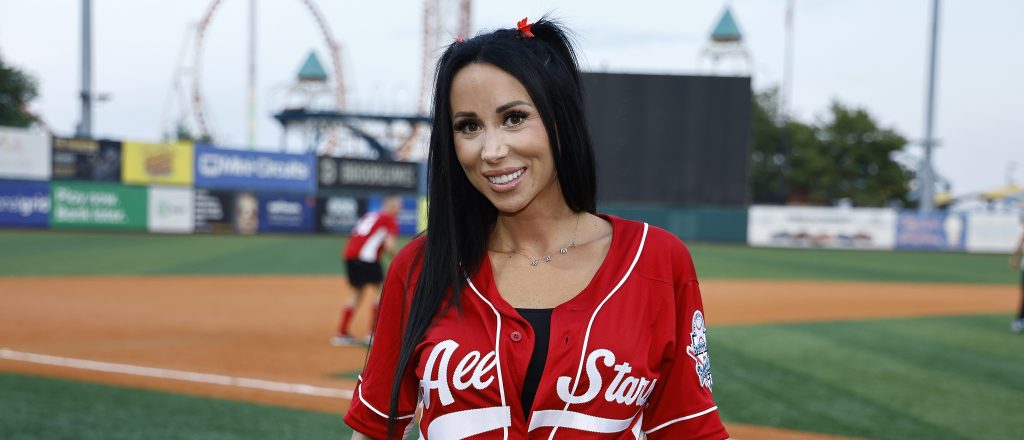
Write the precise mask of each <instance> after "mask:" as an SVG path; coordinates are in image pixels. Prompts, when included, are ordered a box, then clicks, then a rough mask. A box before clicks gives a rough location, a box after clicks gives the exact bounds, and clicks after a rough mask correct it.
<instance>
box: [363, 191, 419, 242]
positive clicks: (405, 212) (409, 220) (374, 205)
mask: <svg viewBox="0 0 1024 440" xmlns="http://www.w3.org/2000/svg"><path fill="white" fill-rule="evenodd" d="M383 203H384V198H383V197H370V198H369V199H367V201H366V212H373V211H377V210H379V209H380V207H381V205H382V204H383ZM419 206H420V200H419V197H402V211H401V212H399V213H398V234H399V235H416V233H417V232H419V222H420V216H419Z"/></svg>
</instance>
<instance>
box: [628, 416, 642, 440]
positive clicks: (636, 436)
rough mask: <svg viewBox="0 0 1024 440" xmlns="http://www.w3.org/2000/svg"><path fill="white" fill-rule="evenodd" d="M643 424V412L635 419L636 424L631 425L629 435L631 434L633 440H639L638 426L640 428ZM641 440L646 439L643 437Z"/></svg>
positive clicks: (639, 431)
mask: <svg viewBox="0 0 1024 440" xmlns="http://www.w3.org/2000/svg"><path fill="white" fill-rule="evenodd" d="M643 424H644V413H643V411H640V417H637V418H636V423H634V424H633V429H632V430H630V433H632V434H633V439H635V440H640V439H641V432H642V431H641V429H640V426H642V425H643ZM643 438H646V437H643Z"/></svg>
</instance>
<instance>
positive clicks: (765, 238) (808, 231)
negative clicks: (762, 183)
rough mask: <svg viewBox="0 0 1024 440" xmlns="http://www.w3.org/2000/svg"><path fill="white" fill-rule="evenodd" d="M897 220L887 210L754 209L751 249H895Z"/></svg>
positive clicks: (750, 223)
mask: <svg viewBox="0 0 1024 440" xmlns="http://www.w3.org/2000/svg"><path fill="white" fill-rule="evenodd" d="M896 218H897V213H896V210H894V209H888V208H826V207H792V206H752V207H750V216H749V217H748V220H747V241H748V242H749V243H750V245H751V246H770V247H803V248H833V249H893V248H894V247H895V245H896Z"/></svg>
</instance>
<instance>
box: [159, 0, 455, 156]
mask: <svg viewBox="0 0 1024 440" xmlns="http://www.w3.org/2000/svg"><path fill="white" fill-rule="evenodd" d="M222 3H223V0H212V1H211V2H210V4H209V6H208V7H207V8H206V10H205V13H204V14H203V16H202V18H201V19H200V20H199V22H198V23H197V24H196V25H195V26H194V29H190V32H188V33H187V35H186V38H185V40H184V41H183V42H182V47H181V51H180V53H179V57H178V58H179V61H178V69H177V71H176V74H175V76H174V82H173V84H172V91H171V93H170V95H176V96H177V107H178V110H179V115H178V116H177V120H176V121H171V120H170V119H171V118H170V117H169V113H170V107H172V106H173V105H174V103H173V101H174V99H170V96H169V99H168V103H167V105H165V110H164V129H165V131H166V132H167V133H172V132H174V131H175V130H178V131H180V130H182V129H185V130H187V129H189V128H194V130H195V133H196V135H197V136H196V137H197V138H200V139H206V140H210V141H213V142H216V140H217V137H216V133H217V131H216V129H215V127H214V126H213V123H212V122H211V117H210V112H209V110H208V108H207V106H206V101H205V99H204V97H203V92H202V91H203V82H202V66H203V63H202V60H203V50H204V43H205V38H206V34H207V30H208V29H209V28H210V26H211V25H212V24H213V22H214V21H213V18H214V16H215V14H216V12H217V11H218V8H219V7H220V6H221V4H222ZM255 3H256V0H249V9H250V15H249V20H250V28H249V29H250V32H249V66H248V76H249V78H248V99H249V106H248V128H249V130H248V135H249V136H248V145H249V146H250V147H251V146H252V145H253V144H254V143H255V139H254V132H255V130H254V127H255V117H256V114H255V107H256V106H255V100H256V85H255V84H256V80H255V76H256V72H255V70H256V69H255V59H256V43H255V38H256V37H255V30H254V29H255V21H256V19H255V10H256V8H255V6H256V5H255ZM297 3H299V4H300V5H301V6H302V7H304V9H305V10H306V11H307V12H308V13H309V15H310V16H311V17H312V19H313V21H314V22H315V23H316V25H317V27H318V28H319V30H320V35H321V38H322V40H323V43H324V45H325V46H326V48H327V53H328V58H329V60H330V62H329V63H328V65H329V66H330V70H329V71H328V70H326V69H324V66H323V64H321V63H320V60H319V59H318V58H317V57H316V55H315V53H312V52H311V53H310V54H309V55H308V56H307V58H306V61H305V63H304V64H303V65H302V68H301V69H300V70H299V73H298V75H297V76H296V79H295V81H294V82H293V83H292V84H290V85H288V86H287V90H286V95H287V96H286V98H285V102H284V104H283V105H281V106H280V108H279V109H278V111H277V113H276V114H274V118H275V119H276V120H277V121H278V122H279V123H280V124H281V129H282V135H281V148H282V149H284V148H286V146H287V143H288V140H289V139H290V137H289V135H290V134H295V133H297V134H299V137H300V138H301V142H302V144H303V145H302V147H303V149H305V150H306V151H311V152H315V153H317V154H320V155H333V156H354V157H364V158H374V159H380V160H423V159H424V158H425V157H426V143H427V141H428V139H429V123H430V116H429V104H430V94H431V86H432V84H431V79H432V78H433V67H434V64H435V62H436V60H437V57H438V56H439V55H440V53H441V50H440V48H442V47H443V46H444V45H445V44H448V42H450V41H451V39H452V36H453V35H470V32H471V29H472V27H471V21H470V18H471V16H472V0H424V1H423V49H422V50H423V51H422V64H421V71H420V84H419V86H420V90H419V94H418V99H417V102H416V103H415V113H409V114H379V113H371V112H364V111H358V110H353V109H351V108H349V107H348V106H347V104H346V100H345V98H346V89H345V81H344V75H343V72H344V68H343V67H344V66H343V64H342V56H341V51H342V44H341V43H340V42H338V41H337V40H335V38H334V37H333V34H332V32H331V29H330V26H329V23H328V22H327V20H326V19H325V18H324V15H323V14H322V13H321V11H320V9H319V8H318V7H317V5H316V3H314V1H313V0H297ZM189 41H191V42H192V44H191V52H189V51H188V46H189V44H188V43H189ZM189 54H191V58H190V59H189V57H188V55H189ZM409 107H410V108H412V103H410V106H409ZM165 136H168V137H169V135H167V134H165Z"/></svg>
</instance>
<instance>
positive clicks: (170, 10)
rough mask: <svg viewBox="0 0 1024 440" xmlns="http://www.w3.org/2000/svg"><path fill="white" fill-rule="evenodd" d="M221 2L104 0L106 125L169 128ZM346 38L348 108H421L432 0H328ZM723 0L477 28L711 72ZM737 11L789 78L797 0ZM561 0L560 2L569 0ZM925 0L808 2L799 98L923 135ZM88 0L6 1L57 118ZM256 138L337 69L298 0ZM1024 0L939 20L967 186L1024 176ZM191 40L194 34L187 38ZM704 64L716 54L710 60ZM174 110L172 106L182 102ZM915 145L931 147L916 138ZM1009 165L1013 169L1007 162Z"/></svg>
mask: <svg viewBox="0 0 1024 440" xmlns="http://www.w3.org/2000/svg"><path fill="white" fill-rule="evenodd" d="M209 3H210V1H209V0H179V1H164V0H94V1H93V13H94V16H93V19H94V21H93V26H94V34H93V44H94V49H93V50H94V52H93V54H94V55H93V56H94V61H93V65H94V74H93V75H94V88H95V89H96V90H97V91H99V92H105V93H109V94H110V95H111V97H112V99H111V100H110V101H109V102H105V103H102V104H98V105H97V106H96V108H95V112H94V133H95V134H97V135H100V136H107V137H112V138H121V139H125V138H131V139H136V140H154V141H155V140H159V139H160V137H161V133H162V131H163V130H162V125H163V121H164V120H165V113H166V112H165V110H164V109H165V102H166V100H167V98H168V95H169V93H170V91H171V85H172V81H173V79H174V77H175V70H176V66H178V64H179V51H180V48H181V46H182V42H183V40H184V38H185V35H186V32H187V31H188V29H189V26H190V24H193V23H195V22H196V21H198V20H199V19H200V17H201V16H202V14H203V12H204V11H205V9H206V8H207V6H208V4H209ZM316 3H317V4H319V5H320V7H321V9H322V11H323V13H324V15H325V18H326V20H327V21H328V23H329V26H330V27H331V31H332V33H333V34H334V37H335V39H336V40H337V41H339V42H340V43H341V44H342V45H343V46H344V52H343V63H344V67H343V71H344V76H345V79H346V87H347V88H348V89H349V103H350V106H351V107H354V108H356V109H360V110H368V111H379V112H401V113H408V112H412V111H413V110H414V109H415V105H416V98H417V95H418V89H419V81H420V62H421V61H420V59H421V53H422V37H421V35H422V15H421V14H422V10H421V9H422V3H423V2H422V1H418V0H402V1H379V2H369V1H360V2H356V1H322V0H321V1H317V2H316ZM725 3H727V2H725V1H722V0H686V1H649V0H632V1H628V2H622V1H615V2H611V1H583V0H577V1H561V2H551V1H531V0H520V1H517V2H491V1H488V2H485V1H477V2H475V4H474V10H473V24H474V28H475V29H476V30H481V29H494V28H497V27H513V26H514V25H515V22H516V21H517V20H518V19H520V18H522V17H524V16H529V17H530V19H531V21H533V20H534V19H535V18H536V17H539V16H541V15H543V14H544V13H545V12H548V11H553V12H554V15H556V16H558V17H560V18H562V19H564V21H565V23H566V24H567V25H568V26H569V27H570V28H571V29H572V30H574V31H575V32H576V34H577V35H578V37H579V42H580V46H581V49H582V52H583V57H584V65H585V67H586V68H587V69H588V70H600V71H610V72H638V73H677V74H689V73H701V72H705V73H706V71H702V70H701V69H700V67H702V65H701V64H700V63H699V60H700V58H699V56H698V55H699V54H700V52H701V50H702V49H704V47H705V46H706V44H707V36H708V34H709V33H710V31H711V29H712V28H713V26H714V24H715V22H716V21H717V19H718V18H719V16H720V15H721V13H722V9H723V6H724V4H725ZM728 3H731V7H732V9H733V13H734V16H735V18H736V21H737V23H738V24H739V27H740V30H741V31H742V32H743V34H744V38H745V40H746V44H747V47H748V49H749V51H750V53H751V54H752V56H753V58H754V69H753V72H752V73H753V77H754V85H755V88H756V89H761V88H764V87H767V86H770V85H775V84H779V83H780V82H781V80H782V72H783V67H782V66H783V49H784V37H785V34H784V26H783V25H784V16H785V0H734V1H732V2H728ZM556 5H557V6H556ZM930 7H931V1H930V0H899V1H890V0H796V10H795V36H796V39H795V63H794V77H793V78H794V89H793V94H792V102H793V104H792V106H793V111H794V112H795V114H796V115H797V117H798V118H800V119H803V120H805V121H813V120H815V119H816V118H818V117H820V116H821V115H822V114H823V112H824V111H825V110H826V109H827V107H828V105H829V103H830V102H831V101H832V100H839V101H841V102H843V103H845V104H847V105H854V106H860V107H864V108H866V109H867V110H868V111H869V112H870V113H871V114H872V115H873V116H875V118H876V119H877V120H878V121H879V122H880V123H881V124H882V125H883V126H886V127H892V128H894V129H895V130H897V131H898V132H900V133H902V134H903V135H904V136H906V137H908V138H909V139H912V140H914V141H918V140H920V139H921V138H922V137H923V136H924V104H925V88H926V71H927V70H926V68H927V60H928V58H927V50H928V33H929V13H930ZM79 8H80V2H79V1H77V0H34V1H22V0H0V55H2V56H3V58H4V60H5V61H6V62H7V63H10V64H13V65H15V66H17V67H19V68H21V69H23V70H25V71H27V72H29V73H31V74H32V75H34V76H35V77H36V78H37V79H38V80H39V85H40V97H39V99H38V100H36V101H35V103H34V104H33V106H32V108H33V110H35V111H36V112H38V113H39V114H41V115H42V117H43V118H44V119H45V120H46V122H47V123H49V124H50V125H51V127H53V129H54V130H55V131H57V132H58V133H64V134H71V133H73V131H74V127H75V124H76V123H77V122H78V119H79V115H78V113H79V107H78V101H77V98H76V97H77V93H78V90H79V88H80V79H79V75H80V74H79V63H80V60H79V50H80V47H79V45H80V18H79ZM258 10H259V18H258V26H257V27H258V29H259V31H258V34H259V36H258V47H259V56H258V77H259V80H258V81H259V86H258V91H257V93H258V100H259V108H258V110H257V112H258V121H259V123H258V128H257V143H258V144H259V145H263V146H266V148H274V147H276V146H277V143H278V141H279V136H280V131H279V128H278V126H277V123H276V122H275V121H274V120H273V119H272V118H270V116H269V115H270V114H272V113H274V112H275V111H277V110H279V109H280V106H281V105H282V102H283V100H284V96H285V93H284V92H283V90H284V88H285V86H286V85H287V84H289V83H290V82H291V81H292V78H294V75H295V73H296V72H297V70H298V68H299V66H300V65H301V63H302V61H303V60H304V59H305V57H306V54H307V53H308V52H309V51H310V50H313V51H316V52H317V54H318V55H319V56H320V57H321V59H322V60H323V61H324V63H325V65H327V67H328V68H329V65H328V64H329V63H328V61H327V57H326V55H327V49H326V45H325V44H324V43H323V40H322V38H321V36H320V33H319V30H318V28H317V27H316V26H315V23H314V21H313V20H312V18H311V17H310V15H309V14H308V12H307V11H306V9H305V8H304V7H303V6H302V2H300V1H298V0H273V1H268V0H262V1H260V2H259V6H258ZM247 14H248V2H247V1H242V0H224V1H223V5H222V6H221V7H220V9H219V10H218V11H217V13H216V15H215V16H214V18H213V22H212V24H211V25H210V27H209V28H208V31H207V38H206V47H205V50H204V51H203V55H202V62H203V69H202V77H203V80H202V89H203V91H204V96H205V98H206V100H207V102H209V113H210V119H211V121H212V124H213V126H214V128H215V130H216V133H217V134H218V136H219V139H220V140H221V143H223V144H226V145H241V144H244V143H245V141H246V139H247V134H246V130H247V129H246V120H247V119H246V111H247V110H246V109H247V107H246V106H247V98H246V96H247V95H246V94H247V89H246V76H245V72H246V66H247V59H248V58H247V57H248V55H247V53H248V51H247V43H246V35H247V32H248V25H247V22H248V20H247V17H248V15H247ZM1021 22H1024V1H1020V0H953V1H949V0H947V1H944V2H943V9H942V16H941V22H940V56H939V66H940V70H939V74H938V87H937V110H936V135H937V137H938V138H940V141H941V143H942V146H941V147H940V148H939V149H938V150H937V151H936V153H935V167H936V169H937V172H938V173H939V174H940V175H942V176H944V177H946V178H948V179H949V180H950V181H951V182H952V184H953V191H954V193H955V194H963V193H967V192H973V191H978V190H985V189H992V188H995V187H999V186H1002V185H1004V184H1006V183H1007V180H1008V178H1011V177H1012V178H1013V179H1014V181H1015V182H1016V183H1018V184H1021V183H1024V135H1022V131H1024V106H1022V105H1021V103H1022V102H1024V82H1022V81H1021V78H1024V49H1021V47H1024V26H1021V25H1020V23H1021ZM188 50H189V51H191V47H190V48H189V49H188ZM705 65H706V64H705ZM169 116H170V117H171V118H173V117H175V115H174V114H171V115H169ZM912 151H915V152H917V151H920V150H919V148H916V147H915V148H914V149H912ZM1011 164H1016V168H1015V169H1012V171H1011V167H1012V165H1011Z"/></svg>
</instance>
